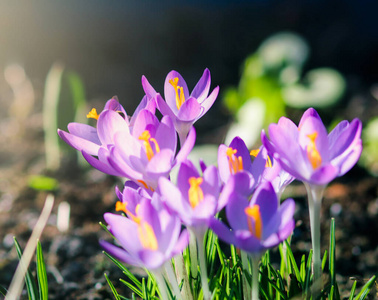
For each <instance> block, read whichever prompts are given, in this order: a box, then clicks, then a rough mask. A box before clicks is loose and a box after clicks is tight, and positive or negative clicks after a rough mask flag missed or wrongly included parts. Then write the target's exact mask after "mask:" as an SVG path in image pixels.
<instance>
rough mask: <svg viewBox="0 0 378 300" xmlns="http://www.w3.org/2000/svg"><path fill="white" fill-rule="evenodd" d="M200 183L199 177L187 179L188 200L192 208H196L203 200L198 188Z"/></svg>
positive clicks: (201, 192)
mask: <svg viewBox="0 0 378 300" xmlns="http://www.w3.org/2000/svg"><path fill="white" fill-rule="evenodd" d="M202 182H203V179H202V178H201V177H199V178H196V177H190V178H189V184H190V188H189V190H188V198H189V203H190V205H191V207H192V208H196V206H197V205H198V204H199V203H200V202H201V201H202V200H203V191H202V189H201V187H200V185H201V184H202Z"/></svg>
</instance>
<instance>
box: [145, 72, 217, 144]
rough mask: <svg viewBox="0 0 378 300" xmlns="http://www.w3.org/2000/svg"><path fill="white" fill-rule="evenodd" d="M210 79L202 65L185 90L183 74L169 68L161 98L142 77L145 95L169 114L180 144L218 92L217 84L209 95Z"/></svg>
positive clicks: (163, 111)
mask: <svg viewBox="0 0 378 300" xmlns="http://www.w3.org/2000/svg"><path fill="white" fill-rule="evenodd" d="M210 83H211V77H210V71H209V70H208V69H205V71H204V72H203V75H202V77H201V78H200V80H199V81H198V82H197V84H196V86H195V87H194V89H193V91H192V92H191V93H190V94H189V89H188V86H187V84H186V82H185V80H184V79H183V77H182V76H181V75H180V74H179V73H178V72H176V71H171V72H169V73H168V75H167V77H166V79H165V83H164V96H165V101H164V100H163V98H162V97H161V96H160V94H158V93H157V92H156V91H155V89H154V88H153V87H152V86H151V85H150V83H149V82H148V81H147V78H146V77H144V76H143V77H142V85H143V89H144V91H145V93H146V95H147V96H148V97H149V98H156V101H157V105H158V108H159V110H160V112H161V113H162V114H163V115H168V116H170V117H171V119H172V120H173V123H174V125H175V128H176V131H177V132H178V134H179V138H180V145H182V144H183V143H184V141H185V138H186V136H187V134H188V132H189V129H190V128H191V126H192V125H193V124H194V122H196V121H197V120H198V119H199V118H201V117H202V116H203V115H204V114H205V113H206V112H207V111H208V110H209V109H210V107H211V106H212V105H213V103H214V101H215V100H216V98H217V96H218V92H219V87H218V86H217V87H216V88H215V89H214V90H213V91H212V92H211V94H210V95H209V91H210Z"/></svg>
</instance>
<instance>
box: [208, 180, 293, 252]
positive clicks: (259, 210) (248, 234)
mask: <svg viewBox="0 0 378 300" xmlns="http://www.w3.org/2000/svg"><path fill="white" fill-rule="evenodd" d="M294 210H295V204H294V200H293V199H287V200H286V201H284V202H283V204H282V205H281V206H278V202H277V196H276V193H275V191H274V189H273V187H272V185H271V183H270V182H265V183H262V184H261V185H259V187H258V188H257V189H256V191H255V193H254V194H253V196H252V199H251V201H250V202H248V199H247V198H245V197H243V196H242V195H241V194H240V193H232V194H231V196H230V199H229V201H228V204H227V206H226V216H227V221H228V223H229V224H230V227H231V229H230V228H228V227H227V226H226V225H225V224H224V223H222V222H220V221H219V220H217V219H215V218H214V219H212V220H211V222H210V228H211V229H212V230H213V231H214V232H215V233H216V234H217V235H218V237H219V238H220V239H221V240H223V241H225V242H227V243H229V244H233V245H235V246H236V247H238V248H240V249H242V250H244V251H246V252H248V253H254V254H261V253H262V252H263V251H265V250H266V249H269V248H272V247H275V246H277V245H278V244H279V243H280V242H282V241H284V240H285V239H286V238H287V237H289V235H290V234H291V233H292V231H293V229H294V226H295V222H294V219H293V215H294Z"/></svg>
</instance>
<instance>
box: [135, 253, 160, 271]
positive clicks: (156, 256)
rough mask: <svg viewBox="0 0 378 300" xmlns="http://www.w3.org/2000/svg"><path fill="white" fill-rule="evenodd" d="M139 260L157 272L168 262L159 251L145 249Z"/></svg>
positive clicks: (139, 255) (139, 254)
mask: <svg viewBox="0 0 378 300" xmlns="http://www.w3.org/2000/svg"><path fill="white" fill-rule="evenodd" d="M138 258H139V259H140V260H141V261H142V262H143V265H144V266H145V267H146V268H147V269H149V270H155V269H158V268H160V267H161V266H162V265H163V264H164V262H165V260H166V258H165V256H164V254H163V253H161V252H158V251H152V250H149V249H143V250H141V251H139V252H138Z"/></svg>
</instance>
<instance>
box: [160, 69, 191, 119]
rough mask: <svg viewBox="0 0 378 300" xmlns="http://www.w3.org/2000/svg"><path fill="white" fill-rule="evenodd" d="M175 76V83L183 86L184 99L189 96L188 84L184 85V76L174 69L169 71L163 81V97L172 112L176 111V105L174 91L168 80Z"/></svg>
mask: <svg viewBox="0 0 378 300" xmlns="http://www.w3.org/2000/svg"><path fill="white" fill-rule="evenodd" d="M176 77H177V78H178V84H177V85H178V86H181V87H182V88H183V91H184V96H185V99H188V98H189V90H188V86H187V85H186V82H185V80H184V78H183V77H182V76H181V75H180V73H178V72H176V71H171V72H169V73H168V75H167V77H166V78H165V82H164V97H165V101H167V104H168V106H169V107H170V108H171V109H172V110H173V111H174V112H177V111H178V109H177V106H176V91H175V89H174V88H173V86H172V84H170V83H169V80H171V79H174V78H176Z"/></svg>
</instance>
